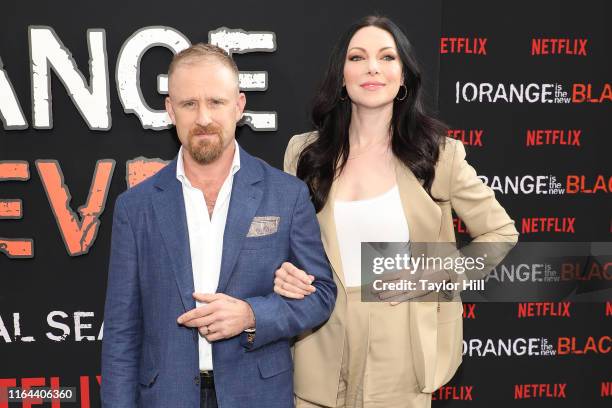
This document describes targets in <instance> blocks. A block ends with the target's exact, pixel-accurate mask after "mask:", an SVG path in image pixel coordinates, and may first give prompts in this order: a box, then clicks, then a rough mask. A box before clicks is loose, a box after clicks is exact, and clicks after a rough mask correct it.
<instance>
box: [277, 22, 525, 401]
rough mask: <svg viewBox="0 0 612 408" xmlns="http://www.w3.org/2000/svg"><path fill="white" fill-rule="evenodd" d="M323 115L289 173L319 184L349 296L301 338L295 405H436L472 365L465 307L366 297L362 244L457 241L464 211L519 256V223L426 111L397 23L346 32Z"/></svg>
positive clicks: (482, 237) (297, 143) (483, 233)
mask: <svg viewBox="0 0 612 408" xmlns="http://www.w3.org/2000/svg"><path fill="white" fill-rule="evenodd" d="M312 117H313V121H314V124H315V127H316V129H317V131H315V132H311V133H307V134H303V135H297V136H294V137H293V138H292V139H291V141H290V142H289V145H288V147H287V151H286V153H285V171H287V172H289V173H292V174H296V175H297V176H298V177H299V178H301V179H302V180H304V181H305V182H306V184H307V185H308V187H309V188H310V192H311V194H312V200H313V202H314V205H315V208H316V210H317V213H318V215H317V216H318V219H319V223H320V226H321V233H322V240H323V243H324V246H325V250H326V253H327V255H328V258H329V260H330V264H331V266H332V268H333V271H334V278H335V280H336V283H337V285H338V298H337V301H336V307H335V310H334V312H333V314H332V316H331V317H330V319H329V320H328V321H327V323H325V324H324V325H323V326H322V327H320V328H319V329H318V330H315V331H313V332H309V333H305V334H304V335H303V336H301V337H300V339H298V341H296V344H295V350H294V352H295V354H294V361H295V374H294V383H295V393H296V401H297V406H298V407H367V408H370V407H384V408H389V407H426V406H429V405H430V404H431V402H430V401H431V393H432V392H433V391H435V390H436V389H437V388H439V387H440V386H441V385H443V384H445V383H446V382H447V381H449V380H450V378H452V376H453V374H454V373H455V371H456V369H457V367H458V365H459V364H460V362H461V340H462V324H463V322H462V307H461V303H460V302H446V303H439V302H401V303H397V302H396V303H387V302H374V303H366V302H361V297H360V285H361V281H360V246H359V245H360V242H367V241H403V242H406V241H411V242H454V240H455V237H454V229H453V222H452V213H451V208H452V209H454V210H455V211H456V213H457V215H458V216H459V217H461V219H462V220H463V221H464V222H465V224H466V225H467V227H468V229H469V231H470V233H471V234H472V238H473V242H479V241H483V242H492V241H493V242H499V241H505V242H509V243H511V245H509V247H511V246H512V245H513V243H514V242H516V240H517V237H518V232H517V231H516V229H515V227H514V222H513V221H512V220H511V219H510V218H509V217H508V215H507V214H506V212H505V211H504V209H503V208H502V207H501V206H500V205H499V203H498V202H497V201H496V200H495V196H494V194H493V192H492V191H491V190H490V189H489V188H487V187H486V186H485V185H484V184H483V183H482V182H481V181H480V180H479V179H478V178H477V176H476V172H475V171H474V169H473V168H472V167H470V166H469V165H468V164H467V163H466V161H465V160H464V158H465V150H464V148H463V145H462V144H461V143H458V142H456V141H455V140H451V139H446V138H445V137H444V135H445V128H444V126H443V125H442V124H441V123H440V122H438V121H436V120H435V119H433V118H431V117H429V116H427V115H426V114H425V113H424V108H423V104H422V101H421V75H420V72H419V69H418V67H417V63H416V60H415V58H414V55H413V51H412V47H411V45H410V43H409V42H408V40H407V38H406V36H405V35H404V34H403V33H402V32H401V30H400V29H399V28H398V27H397V26H396V25H395V24H394V23H393V22H392V21H390V20H389V19H387V18H384V17H378V16H368V17H365V18H364V19H362V20H360V21H358V22H357V23H356V24H354V25H353V26H352V27H350V29H349V30H348V31H347V32H346V33H345V34H344V35H343V36H342V37H341V39H340V41H339V43H338V44H337V46H336V47H335V49H334V50H333V52H332V55H331V58H330V65H329V68H328V70H327V73H326V76H325V78H324V81H323V82H322V85H321V88H320V90H319V92H318V94H317V97H316V99H315V104H314V108H313V114H312ZM276 276H277V278H276V280H275V291H276V292H277V293H279V294H281V295H283V296H287V297H291V298H295V299H300V298H303V297H304V296H308V294H309V293H311V292H312V291H313V290H314V288H313V287H312V286H310V285H309V283H311V279H312V277H311V276H308V275H307V271H306V272H304V271H301V270H299V269H297V268H296V267H295V266H294V265H291V264H284V265H283V266H282V267H281V268H280V269H279V270H278V271H277V275H276ZM409 297H410V295H408V296H404V297H399V298H398V297H394V298H391V300H406V299H407V298H409Z"/></svg>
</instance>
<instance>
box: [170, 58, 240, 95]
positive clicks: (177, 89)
mask: <svg viewBox="0 0 612 408" xmlns="http://www.w3.org/2000/svg"><path fill="white" fill-rule="evenodd" d="M168 88H169V93H170V95H172V94H176V93H181V94H183V93H190V94H201V93H202V92H205V93H206V92H214V93H223V94H232V93H234V92H238V78H237V76H236V74H235V72H234V71H233V70H232V69H231V68H229V67H227V65H225V64H224V63H222V62H220V61H215V60H214V59H212V58H209V59H207V60H203V59H200V61H191V62H185V63H183V62H181V63H180V64H178V65H177V66H176V68H175V69H174V71H173V72H172V74H171V75H170V77H169V78H168Z"/></svg>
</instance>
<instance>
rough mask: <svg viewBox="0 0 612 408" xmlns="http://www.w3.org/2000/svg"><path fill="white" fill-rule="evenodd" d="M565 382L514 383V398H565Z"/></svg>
mask: <svg viewBox="0 0 612 408" xmlns="http://www.w3.org/2000/svg"><path fill="white" fill-rule="evenodd" d="M566 387H567V384H566V383H562V384H516V385H515V386H514V399H528V398H566V396H565V388H566Z"/></svg>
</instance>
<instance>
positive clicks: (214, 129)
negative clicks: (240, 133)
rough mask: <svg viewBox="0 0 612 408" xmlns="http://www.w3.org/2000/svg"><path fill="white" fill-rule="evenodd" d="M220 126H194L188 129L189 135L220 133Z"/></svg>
mask: <svg viewBox="0 0 612 408" xmlns="http://www.w3.org/2000/svg"><path fill="white" fill-rule="evenodd" d="M220 133H221V128H220V127H219V126H215V125H208V126H196V127H194V128H192V129H191V130H190V131H189V135H190V136H193V135H201V134H208V135H210V134H220Z"/></svg>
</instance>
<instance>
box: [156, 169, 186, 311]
mask: <svg viewBox="0 0 612 408" xmlns="http://www.w3.org/2000/svg"><path fill="white" fill-rule="evenodd" d="M159 175H160V177H159V179H158V180H157V182H156V184H155V187H156V188H157V190H158V191H157V192H156V194H154V195H153V200H152V201H153V208H154V213H155V217H156V219H157V222H158V223H159V228H160V232H161V235H162V239H163V242H164V245H165V246H166V249H167V250H168V255H169V262H170V263H171V265H172V271H173V272H174V276H175V279H176V285H177V287H178V290H179V292H180V295H181V301H182V303H183V307H184V308H185V311H187V310H191V309H193V308H195V301H194V299H193V297H192V293H193V292H194V290H195V289H194V284H193V271H192V266H191V252H190V247H189V231H188V229H187V216H186V214H185V202H184V200H183V189H182V186H181V183H180V182H179V181H178V180H177V179H176V159H174V160H173V161H172V162H170V164H168V166H166V167H165V168H164V169H162V170H160V172H159Z"/></svg>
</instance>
